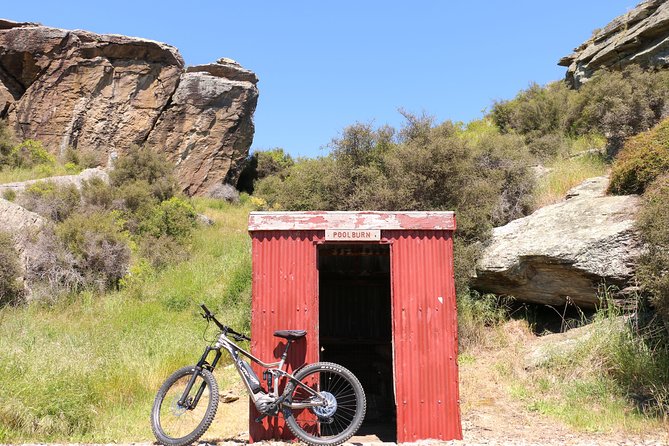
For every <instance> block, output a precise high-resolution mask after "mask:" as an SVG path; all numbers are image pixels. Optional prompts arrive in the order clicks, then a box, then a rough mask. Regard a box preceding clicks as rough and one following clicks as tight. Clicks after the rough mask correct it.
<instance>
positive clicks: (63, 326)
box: [0, 200, 251, 442]
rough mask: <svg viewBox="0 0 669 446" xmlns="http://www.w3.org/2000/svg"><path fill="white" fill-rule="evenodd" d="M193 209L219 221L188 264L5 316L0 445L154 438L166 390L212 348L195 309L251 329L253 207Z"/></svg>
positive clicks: (203, 230) (1, 314)
mask: <svg viewBox="0 0 669 446" xmlns="http://www.w3.org/2000/svg"><path fill="white" fill-rule="evenodd" d="M195 204H196V207H197V209H198V211H199V212H203V213H205V214H206V215H208V216H209V217H210V218H212V219H213V220H214V221H215V224H214V225H213V226H201V227H199V228H198V229H197V230H196V232H195V234H194V240H193V247H192V252H191V256H190V259H189V260H188V261H186V262H183V263H180V264H177V265H173V266H171V267H169V268H167V269H165V270H163V271H160V272H153V271H151V270H149V269H147V268H145V267H142V266H141V265H136V266H135V268H133V271H134V276H133V278H132V279H131V280H129V282H128V285H127V286H126V287H125V288H124V289H122V290H121V291H118V292H114V293H109V294H106V295H93V294H81V295H78V296H75V297H70V298H65V299H61V300H60V301H59V302H57V303H55V304H52V305H47V304H39V303H32V304H30V305H27V306H23V307H15V308H10V307H6V308H3V309H1V310H0V327H1V330H0V382H1V383H2V385H1V386H0V402H2V404H0V442H22V441H40V442H44V441H47V442H52V441H81V442H110V441H142V440H151V439H152V434H151V431H150V427H149V421H148V415H149V411H150V407H151V404H152V401H153V398H154V396H155V393H156V391H157V389H158V387H159V386H160V384H161V382H162V381H163V380H164V379H165V378H166V377H167V376H168V375H169V374H170V373H171V372H172V371H174V370H176V369H177V368H179V367H181V366H183V365H187V364H191V363H194V362H196V361H197V359H198V358H199V355H200V354H201V350H202V348H203V347H204V345H205V342H204V341H203V340H202V335H203V331H204V328H205V326H206V323H205V322H204V321H203V320H202V319H201V318H200V317H199V315H198V312H197V310H198V307H197V304H198V303H200V302H206V303H207V304H208V306H210V308H212V309H215V310H216V311H217V312H218V313H219V315H220V316H221V319H222V320H224V321H225V322H226V323H228V324H229V325H232V326H234V327H236V328H240V329H242V330H247V329H248V327H249V317H250V314H249V313H250V311H249V307H250V306H249V300H250V271H251V256H250V238H249V236H248V234H247V232H246V222H247V216H248V211H249V210H250V209H249V207H247V206H246V205H239V206H231V205H226V204H221V203H216V202H212V201H207V200H196V202H195ZM212 333H213V332H212V330H210V331H209V336H211V335H212ZM222 370H223V368H222V367H221V373H223V372H222Z"/></svg>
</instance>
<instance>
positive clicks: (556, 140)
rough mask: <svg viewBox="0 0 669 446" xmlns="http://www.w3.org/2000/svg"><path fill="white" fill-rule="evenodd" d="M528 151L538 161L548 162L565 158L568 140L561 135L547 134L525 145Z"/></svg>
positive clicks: (568, 149)
mask: <svg viewBox="0 0 669 446" xmlns="http://www.w3.org/2000/svg"><path fill="white" fill-rule="evenodd" d="M527 148H528V150H529V151H530V153H531V154H532V155H534V156H536V157H537V158H538V159H539V160H550V159H554V158H557V157H562V156H566V155H568V154H569V152H570V147H569V140H568V139H567V137H566V136H564V135H563V134H561V133H547V134H545V135H542V136H540V137H538V138H536V139H534V140H532V141H530V143H529V144H528V145H527Z"/></svg>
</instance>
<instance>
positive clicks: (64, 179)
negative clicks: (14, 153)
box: [0, 167, 109, 218]
mask: <svg viewBox="0 0 669 446" xmlns="http://www.w3.org/2000/svg"><path fill="white" fill-rule="evenodd" d="M93 178H100V179H102V180H103V181H104V182H105V183H109V174H107V171H105V170H104V169H102V168H100V167H96V168H93V169H86V170H84V171H82V172H81V173H79V174H77V175H61V176H57V177H48V178H42V179H39V180H28V181H19V182H16V183H5V184H0V196H2V195H3V194H4V193H5V192H6V191H12V192H14V193H19V192H22V191H23V190H24V189H25V188H27V187H28V186H30V185H31V184H35V183H39V182H42V181H48V182H50V183H55V184H57V185H59V186H68V185H71V184H72V185H74V186H76V187H77V189H81V186H82V184H83V182H84V181H88V180H92V179H93ZM0 217H2V218H4V214H3V212H2V211H1V210H0Z"/></svg>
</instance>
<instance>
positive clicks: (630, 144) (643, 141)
mask: <svg viewBox="0 0 669 446" xmlns="http://www.w3.org/2000/svg"><path fill="white" fill-rule="evenodd" d="M665 172H669V119H665V120H664V121H662V122H661V123H660V124H658V125H657V126H655V127H654V128H653V129H651V130H649V131H647V132H644V133H641V134H639V135H636V136H634V137H632V138H630V139H628V140H627V142H626V143H625V145H624V147H623V149H622V150H621V151H620V153H619V154H618V156H617V157H616V160H615V162H614V164H613V168H612V170H611V183H610V185H609V191H610V192H612V193H615V194H640V193H643V191H644V190H645V189H646V187H648V185H650V183H651V182H653V180H655V178H657V177H658V176H660V175H661V174H663V173H665Z"/></svg>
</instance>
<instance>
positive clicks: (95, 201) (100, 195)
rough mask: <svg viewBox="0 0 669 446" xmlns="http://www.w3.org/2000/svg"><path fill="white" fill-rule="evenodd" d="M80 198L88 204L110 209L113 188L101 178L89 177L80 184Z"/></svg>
mask: <svg viewBox="0 0 669 446" xmlns="http://www.w3.org/2000/svg"><path fill="white" fill-rule="evenodd" d="M81 199H82V201H83V202H84V203H85V204H87V205H89V206H97V207H100V208H103V209H110V208H111V206H112V203H113V201H114V190H113V189H112V188H111V187H110V186H109V184H107V182H106V181H105V180H103V179H102V178H98V177H95V178H91V179H90V180H87V181H84V182H83V183H82V184H81Z"/></svg>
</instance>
